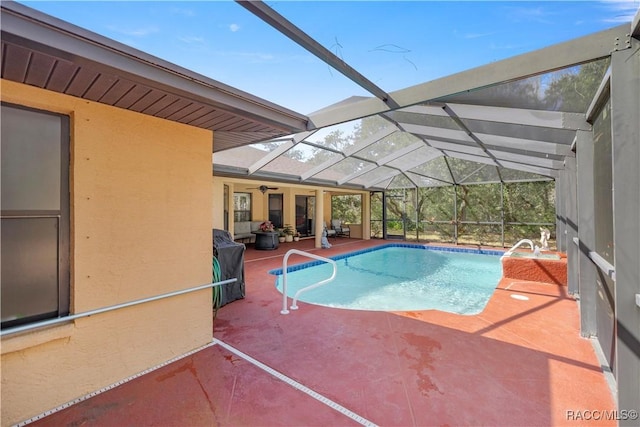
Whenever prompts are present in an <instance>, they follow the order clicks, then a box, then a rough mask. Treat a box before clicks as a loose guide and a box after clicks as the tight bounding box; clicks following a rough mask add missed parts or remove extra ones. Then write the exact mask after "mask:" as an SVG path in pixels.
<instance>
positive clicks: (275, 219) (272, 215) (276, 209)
mask: <svg viewBox="0 0 640 427" xmlns="http://www.w3.org/2000/svg"><path fill="white" fill-rule="evenodd" d="M283 207H284V196H283V195H282V194H269V221H271V222H272V223H273V225H274V227H276V228H281V227H283V225H284V224H283V223H282V210H283Z"/></svg>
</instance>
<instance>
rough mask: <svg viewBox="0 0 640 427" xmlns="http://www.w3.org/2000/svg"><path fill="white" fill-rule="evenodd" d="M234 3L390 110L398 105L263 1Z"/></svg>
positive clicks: (252, 0) (237, 1)
mask: <svg viewBox="0 0 640 427" xmlns="http://www.w3.org/2000/svg"><path fill="white" fill-rule="evenodd" d="M236 3H238V4H239V5H240V6H242V7H244V8H245V9H247V10H248V11H249V12H251V13H253V14H254V15H256V16H257V17H258V18H260V19H261V20H262V21H264V22H265V23H267V24H269V25H271V26H272V27H273V28H275V29H276V30H278V31H279V32H280V33H282V34H283V35H285V36H287V37H288V38H290V39H291V40H293V41H294V42H295V43H297V44H299V45H300V46H302V47H303V48H304V49H305V50H307V51H308V52H310V53H312V54H313V55H315V56H316V57H318V58H319V59H320V60H321V61H323V62H324V63H326V64H328V65H329V66H331V67H333V68H334V69H335V70H337V71H339V72H340V73H342V74H343V75H344V76H345V77H347V78H349V79H350V80H351V81H353V82H354V83H356V84H357V85H358V86H360V87H361V88H363V89H365V90H366V91H367V92H369V93H371V94H372V95H374V96H376V97H377V98H378V99H380V100H381V101H382V102H384V103H385V104H387V105H388V106H389V107H390V108H397V107H398V104H396V103H395V102H394V101H393V99H392V98H391V96H390V95H389V94H388V93H387V92H385V91H384V90H382V89H381V88H379V87H378V86H377V85H376V84H375V83H373V82H372V81H371V80H369V79H367V78H366V77H365V76H363V75H362V74H360V73H359V72H358V71H357V70H355V69H354V68H352V67H351V66H350V65H349V64H347V63H346V62H344V61H343V60H342V59H340V58H338V57H337V56H336V55H334V54H333V53H332V52H331V51H330V50H329V49H327V48H325V47H324V46H322V45H321V44H320V43H318V42H317V41H316V40H314V39H313V38H311V37H310V36H309V35H308V34H306V33H305V32H304V31H302V30H301V29H300V28H298V27H297V26H295V25H294V24H293V23H292V22H291V21H289V20H287V19H286V18H285V17H284V16H282V15H280V14H279V13H278V12H276V11H275V10H273V9H272V8H271V7H269V6H268V5H267V4H266V3H264V2H263V1H261V0H250V1H247V0H236Z"/></svg>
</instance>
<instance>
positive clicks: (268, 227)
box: [260, 221, 273, 233]
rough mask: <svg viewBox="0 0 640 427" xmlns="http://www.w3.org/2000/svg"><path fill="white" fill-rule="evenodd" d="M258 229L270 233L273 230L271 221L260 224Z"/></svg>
mask: <svg viewBox="0 0 640 427" xmlns="http://www.w3.org/2000/svg"><path fill="white" fill-rule="evenodd" d="M260 231H263V232H267V233H270V232H272V231H273V223H272V222H271V221H265V222H263V223H262V224H260Z"/></svg>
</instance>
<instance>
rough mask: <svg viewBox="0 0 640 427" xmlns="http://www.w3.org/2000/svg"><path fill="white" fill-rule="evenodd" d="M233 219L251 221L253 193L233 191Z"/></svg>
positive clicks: (235, 220)
mask: <svg viewBox="0 0 640 427" xmlns="http://www.w3.org/2000/svg"><path fill="white" fill-rule="evenodd" d="M233 221H234V222H240V221H251V193H233Z"/></svg>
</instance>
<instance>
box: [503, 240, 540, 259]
mask: <svg viewBox="0 0 640 427" xmlns="http://www.w3.org/2000/svg"><path fill="white" fill-rule="evenodd" d="M524 243H528V244H529V246H530V247H531V252H535V248H536V247H535V245H534V244H533V241H532V240H530V239H522V240H520V241H519V242H518V243H516V244H515V245H513V247H512V248H511V249H509V250H508V251H507V252H505V253H504V256H509V255H511V254H512V253H513V251H515V250H516V249H517V248H518V247H520V246H522V245H523V244H524Z"/></svg>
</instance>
